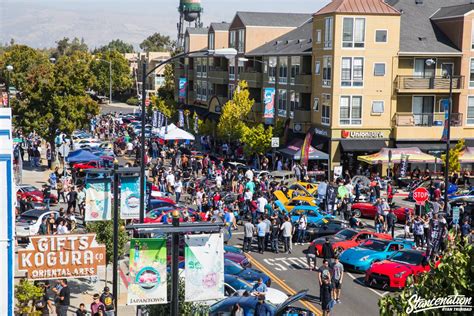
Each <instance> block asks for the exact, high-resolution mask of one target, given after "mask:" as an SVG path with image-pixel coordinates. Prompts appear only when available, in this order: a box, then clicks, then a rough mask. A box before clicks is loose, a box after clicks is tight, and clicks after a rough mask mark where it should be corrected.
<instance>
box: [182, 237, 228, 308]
mask: <svg viewBox="0 0 474 316" xmlns="http://www.w3.org/2000/svg"><path fill="white" fill-rule="evenodd" d="M185 239H186V248H185V273H186V278H185V281H186V283H185V300H186V301H187V302H191V301H205V300H213V299H221V298H224V238H223V235H222V234H201V235H187V236H186V237H185Z"/></svg>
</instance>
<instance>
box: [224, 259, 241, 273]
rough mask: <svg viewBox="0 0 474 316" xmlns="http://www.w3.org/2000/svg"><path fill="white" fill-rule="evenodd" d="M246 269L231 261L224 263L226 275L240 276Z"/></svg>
mask: <svg viewBox="0 0 474 316" xmlns="http://www.w3.org/2000/svg"><path fill="white" fill-rule="evenodd" d="M243 270H244V269H243V268H242V267H241V266H240V265H238V264H237V263H235V262H233V261H230V260H225V263H224V273H225V274H239V273H240V272H242V271H243Z"/></svg>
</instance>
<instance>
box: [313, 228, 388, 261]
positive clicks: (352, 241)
mask: <svg viewBox="0 0 474 316" xmlns="http://www.w3.org/2000/svg"><path fill="white" fill-rule="evenodd" d="M326 238H329V242H330V243H331V245H332V248H333V249H334V252H335V253H336V254H340V253H341V252H343V251H344V250H346V249H349V248H352V247H357V246H358V245H359V244H360V243H362V242H364V241H366V240H367V239H369V238H381V239H387V240H390V239H392V236H390V235H388V234H382V233H376V232H372V231H369V230H361V231H358V230H354V229H350V228H347V229H343V230H341V231H340V232H338V233H337V234H335V235H333V236H327V237H320V238H316V239H315V240H313V241H312V243H313V244H314V245H315V246H316V250H317V251H318V255H319V256H321V254H322V252H323V244H324V243H325V242H326Z"/></svg>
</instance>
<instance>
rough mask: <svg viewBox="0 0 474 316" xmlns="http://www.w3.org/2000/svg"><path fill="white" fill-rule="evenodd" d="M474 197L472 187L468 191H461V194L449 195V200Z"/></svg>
mask: <svg viewBox="0 0 474 316" xmlns="http://www.w3.org/2000/svg"><path fill="white" fill-rule="evenodd" d="M473 197H474V187H471V188H470V189H468V190H465V191H461V192H456V193H454V194H449V195H448V198H449V199H450V200H455V199H459V198H473Z"/></svg>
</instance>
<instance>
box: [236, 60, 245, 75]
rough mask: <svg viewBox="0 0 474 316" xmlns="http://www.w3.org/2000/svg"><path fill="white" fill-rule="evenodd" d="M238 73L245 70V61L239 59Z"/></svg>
mask: <svg viewBox="0 0 474 316" xmlns="http://www.w3.org/2000/svg"><path fill="white" fill-rule="evenodd" d="M237 71H238V72H237V74H241V73H243V72H244V62H243V61H241V60H239V62H238V66H237Z"/></svg>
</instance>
